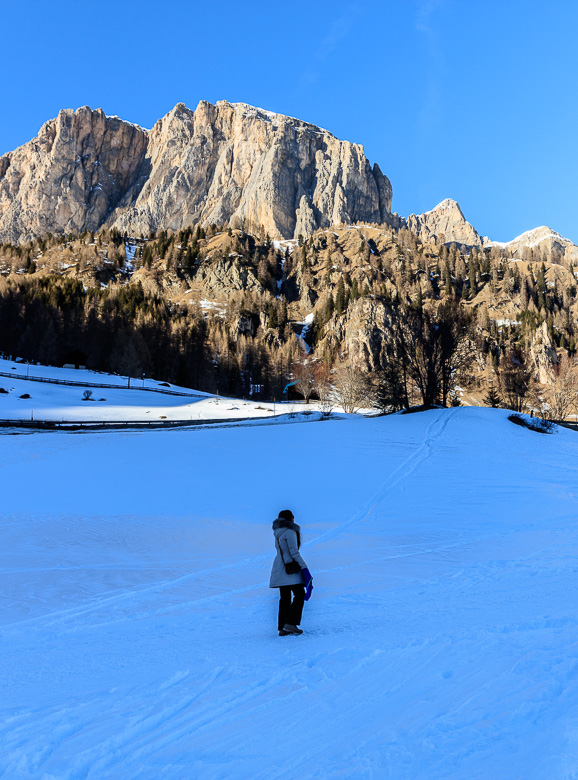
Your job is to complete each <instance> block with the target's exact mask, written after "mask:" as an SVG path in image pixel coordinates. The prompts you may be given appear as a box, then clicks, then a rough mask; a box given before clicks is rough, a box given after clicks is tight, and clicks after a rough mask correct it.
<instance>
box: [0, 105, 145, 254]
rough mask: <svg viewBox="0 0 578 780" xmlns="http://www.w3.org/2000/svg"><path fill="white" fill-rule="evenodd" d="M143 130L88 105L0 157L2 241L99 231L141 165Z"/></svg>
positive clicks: (63, 115)
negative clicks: (94, 109)
mask: <svg viewBox="0 0 578 780" xmlns="http://www.w3.org/2000/svg"><path fill="white" fill-rule="evenodd" d="M146 149H147V134H146V132H145V131H144V130H142V129H141V128H139V127H137V126H136V125H131V124H129V123H128V122H123V121H122V120H120V119H118V118H117V117H107V116H106V115H105V114H104V112H103V111H102V110H100V109H98V110H97V111H92V110H91V109H90V108H88V107H87V106H85V107H83V108H79V109H78V110H77V111H72V110H66V111H61V112H60V113H59V114H58V116H57V117H56V119H51V120H50V121H49V122H46V124H44V125H43V126H42V128H41V130H40V132H39V133H38V137H37V138H34V139H33V140H32V141H30V142H29V143H27V144H25V145H24V146H21V147H20V148H18V149H16V150H15V151H14V152H9V153H8V154H5V155H4V156H3V157H1V158H0V241H4V242H12V243H17V242H23V241H28V240H30V239H33V238H36V237H37V236H43V235H46V234H47V233H55V234H62V233H70V232H82V231H84V230H97V229H98V228H99V227H100V226H101V225H102V223H103V221H104V220H105V219H106V217H107V216H108V214H109V213H110V211H111V210H113V209H114V208H115V207H116V205H117V203H118V202H119V200H120V199H121V197H122V196H123V195H124V194H125V192H126V191H127V189H129V188H130V187H131V186H132V185H133V184H134V182H135V180H136V177H137V174H138V173H139V172H140V171H141V169H142V166H143V163H144V161H145V152H146Z"/></svg>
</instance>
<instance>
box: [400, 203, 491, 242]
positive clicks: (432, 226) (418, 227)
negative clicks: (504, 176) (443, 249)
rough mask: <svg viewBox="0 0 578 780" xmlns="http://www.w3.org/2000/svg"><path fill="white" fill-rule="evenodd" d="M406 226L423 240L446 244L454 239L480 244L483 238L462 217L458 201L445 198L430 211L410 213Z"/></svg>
mask: <svg viewBox="0 0 578 780" xmlns="http://www.w3.org/2000/svg"><path fill="white" fill-rule="evenodd" d="M406 222H407V227H408V228H409V230H411V231H412V233H415V234H416V236H417V237H418V238H419V239H420V241H423V242H429V241H435V242H436V243H438V244H440V243H441V244H448V243H450V242H452V241H455V242H456V243H458V244H465V245H467V246H481V245H482V244H483V240H482V239H481V238H480V236H479V235H478V233H477V231H476V230H475V228H474V227H473V226H472V225H470V223H469V222H468V221H467V220H466V218H465V217H464V215H463V213H462V210H461V209H460V206H459V203H457V202H456V201H455V200H451V198H447V199H446V200H443V201H442V202H441V203H439V204H438V205H437V206H436V207H435V208H434V209H432V210H431V211H426V212H425V213H424V214H410V215H409V217H408V218H407V220H406Z"/></svg>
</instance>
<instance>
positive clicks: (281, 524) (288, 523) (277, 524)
mask: <svg viewBox="0 0 578 780" xmlns="http://www.w3.org/2000/svg"><path fill="white" fill-rule="evenodd" d="M278 528H290V529H291V530H292V531H295V532H296V533H301V526H298V525H297V523H294V522H293V521H292V520H285V518H284V517H278V518H277V519H276V520H273V530H274V531H276V530H277V529H278Z"/></svg>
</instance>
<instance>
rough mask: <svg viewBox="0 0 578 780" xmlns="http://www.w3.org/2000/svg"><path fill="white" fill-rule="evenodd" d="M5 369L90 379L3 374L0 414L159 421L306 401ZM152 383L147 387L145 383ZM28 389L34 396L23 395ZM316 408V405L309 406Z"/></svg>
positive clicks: (258, 411)
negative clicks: (65, 382) (86, 393)
mask: <svg viewBox="0 0 578 780" xmlns="http://www.w3.org/2000/svg"><path fill="white" fill-rule="evenodd" d="M0 372H2V373H10V374H11V375H19V376H24V377H25V376H26V375H27V374H28V375H29V376H30V377H39V378H43V377H44V378H51V379H60V380H62V379H64V380H72V381H74V382H86V387H84V386H77V385H59V384H50V383H45V382H35V381H33V380H32V379H17V378H14V376H10V377H6V376H0V388H3V389H4V390H6V391H7V392H6V393H0V420H31V419H32V420H52V421H58V422H61V421H67V422H68V421H71V422H80V421H90V422H95V421H105V422H112V421H123V422H148V423H152V422H157V423H158V422H160V421H162V420H185V421H187V420H191V421H192V422H196V421H198V420H219V419H235V418H238V419H244V418H254V417H272V416H273V413H274V412H275V413H277V414H285V413H287V414H290V413H293V412H296V413H297V412H300V411H303V408H304V407H303V404H299V403H296V404H292V403H283V404H280V403H276V404H272V403H268V402H265V401H261V402H259V401H243V400H239V399H236V398H227V397H222V396H221V397H219V396H214V395H210V394H209V393H204V392H202V391H198V390H192V389H191V388H188V387H178V386H176V385H169V386H168V387H164V386H163V385H162V384H161V383H160V382H159V381H158V380H154V379H147V378H145V379H144V380H143V379H134V378H132V379H131V380H130V389H129V388H128V377H123V376H116V375H113V374H101V373H98V372H96V371H89V370H85V369H78V370H76V369H74V368H69V369H67V368H55V367H53V366H35V365H32V364H31V365H27V364H26V363H18V362H13V361H9V360H4V359H0ZM91 383H96V384H110V385H124V388H114V389H113V388H109V387H94V388H91V387H90V384H91ZM143 387H145V388H149V390H148V391H143V390H142V389H141V388H143ZM85 389H88V390H92V398H91V400H90V401H83V400H82V398H83V394H84V391H85ZM154 390H157V391H159V390H174V391H176V392H181V393H187V394H189V397H187V396H178V395H176V396H173V395H166V394H165V393H161V392H152V391H154ZM22 395H29V396H30V398H21V396H22ZM309 408H310V409H311V410H316V409H317V407H316V406H315V405H311V404H310V406H309Z"/></svg>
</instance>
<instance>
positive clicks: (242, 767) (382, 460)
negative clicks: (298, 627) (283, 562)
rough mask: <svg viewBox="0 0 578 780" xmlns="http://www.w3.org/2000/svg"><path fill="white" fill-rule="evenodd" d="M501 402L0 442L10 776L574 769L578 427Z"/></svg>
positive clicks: (1, 632) (3, 737) (2, 681)
mask: <svg viewBox="0 0 578 780" xmlns="http://www.w3.org/2000/svg"><path fill="white" fill-rule="evenodd" d="M506 418H507V413H505V412H503V411H500V410H492V409H483V410H482V409H471V408H468V409H466V408H460V409H455V410H440V411H433V412H427V413H422V414H414V415H409V416H397V415H396V416H391V417H386V418H377V419H372V420H365V419H347V420H340V421H336V422H323V423H312V424H309V425H295V426H292V425H285V426H281V427H254V428H231V429H215V430H198V431H179V430H174V431H162V432H153V431H151V432H145V433H140V432H139V433H136V432H127V433H118V434H116V433H107V434H96V433H94V434H90V435H88V434H85V435H82V436H79V435H73V434H64V433H58V434H47V433H44V434H41V435H26V436H9V435H3V436H0V490H1V495H2V523H1V526H0V533H1V538H0V565H1V567H2V572H3V575H4V576H3V587H2V590H1V599H2V613H1V618H0V619H1V625H0V646H1V648H2V664H1V666H0V690H1V691H2V694H1V701H0V744H1V745H2V750H1V751H0V776H1V777H5V778H9V779H10V780H13V779H14V780H19V778H23V779H24V778H35V779H36V778H43V780H49V779H52V778H58V780H64V779H66V780H72V779H73V778H74V779H80V778H99V779H100V778H115V780H116V778H123V780H124V778H151V779H152V778H154V779H155V780H156V779H157V778H161V777H162V778H163V780H164V778H179V779H180V778H182V779H183V780H185V779H188V778H200V779H201V780H204V779H205V778H207V780H208V779H211V780H212V779H215V780H216V779H217V778H227V780H229V779H230V778H264V779H265V780H269V779H270V780H273V778H275V779H277V778H295V777H302V778H337V777H339V778H347V779H351V780H358V778H371V779H372V780H376V779H377V778H395V780H398V778H408V779H410V778H411V780H416V779H418V778H424V779H425V778H427V780H431V779H432V778H440V780H441V779H442V778H443V780H450V779H454V778H455V779H456V780H457V779H459V780H466V779H467V780H473V779H475V778H480V780H481V779H482V778H483V779H484V780H486V779H487V778H492V780H500V779H501V778H503V779H504V780H511V779H512V778H524V780H526V779H528V778H544V779H546V778H548V779H550V778H572V777H574V778H575V777H578V643H577V635H578V634H577V627H578V607H577V606H576V598H575V593H574V591H575V589H576V580H577V574H578V562H577V554H578V520H577V518H578V511H577V510H578V435H577V434H576V433H575V432H573V431H567V430H562V429H559V430H557V432H556V433H555V434H554V435H552V436H544V435H540V434H537V433H532V432H530V431H527V430H526V429H523V428H519V427H516V426H514V425H512V424H511V423H509V422H508V421H507V419H506ZM286 507H289V508H291V509H293V511H294V512H295V515H296V518H297V521H298V522H301V524H302V527H303V536H304V545H303V548H302V552H303V556H304V557H305V559H306V561H307V562H308V565H309V567H310V569H311V570H312V571H313V574H314V577H315V591H314V595H313V598H312V600H311V601H310V602H309V603H308V604H307V605H306V609H305V615H304V621H303V626H302V627H303V628H304V629H305V632H306V633H305V634H304V635H303V636H302V637H282V638H280V637H278V636H277V632H276V623H275V610H276V592H275V591H271V590H269V589H268V588H267V582H268V574H269V569H270V564H271V561H272V557H273V547H272V536H271V530H270V522H271V520H272V519H273V518H274V517H275V516H276V514H277V512H278V511H279V510H280V509H283V508H286Z"/></svg>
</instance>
